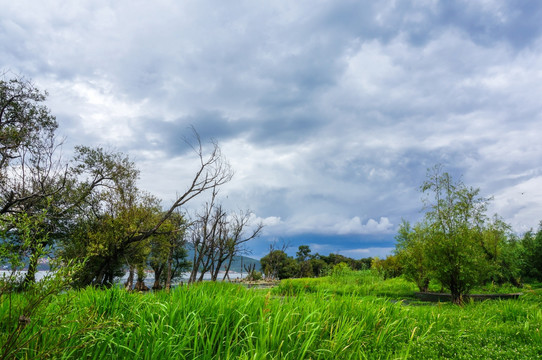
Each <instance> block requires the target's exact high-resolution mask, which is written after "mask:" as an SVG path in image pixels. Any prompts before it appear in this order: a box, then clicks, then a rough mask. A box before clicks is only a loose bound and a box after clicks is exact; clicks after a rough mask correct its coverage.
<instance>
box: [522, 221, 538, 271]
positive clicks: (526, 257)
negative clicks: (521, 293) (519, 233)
mask: <svg viewBox="0 0 542 360" xmlns="http://www.w3.org/2000/svg"><path fill="white" fill-rule="evenodd" d="M521 246H522V247H523V249H522V259H523V263H522V264H521V273H522V276H524V277H525V278H527V279H531V280H536V281H542V222H540V225H539V227H538V231H537V232H533V231H532V230H531V231H528V232H527V233H525V235H523V238H522V239H521Z"/></svg>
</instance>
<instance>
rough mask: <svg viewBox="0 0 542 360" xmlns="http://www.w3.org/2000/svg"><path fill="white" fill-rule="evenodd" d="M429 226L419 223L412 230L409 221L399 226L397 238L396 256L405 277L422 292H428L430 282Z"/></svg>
mask: <svg viewBox="0 0 542 360" xmlns="http://www.w3.org/2000/svg"><path fill="white" fill-rule="evenodd" d="M429 235H430V233H429V226H428V225H427V224H426V223H424V222H421V223H418V224H416V225H415V226H414V228H412V227H411V226H410V223H409V222H408V221H404V220H403V222H402V223H401V225H400V226H399V234H398V235H397V236H396V237H395V240H396V241H397V242H396V249H395V254H396V256H397V259H398V261H399V263H400V264H401V266H402V268H403V273H404V274H405V277H406V278H407V279H409V280H411V281H414V282H415V283H416V285H417V286H418V289H419V290H420V291H421V292H426V291H427V290H428V287H429V281H430V278H431V277H430V271H431V269H430V267H429V262H428V258H427V246H428V242H429V241H430V237H429Z"/></svg>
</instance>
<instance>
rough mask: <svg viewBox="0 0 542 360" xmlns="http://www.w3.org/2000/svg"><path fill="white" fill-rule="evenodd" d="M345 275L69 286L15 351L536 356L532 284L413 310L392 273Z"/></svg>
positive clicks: (116, 355) (66, 355) (541, 348)
mask: <svg viewBox="0 0 542 360" xmlns="http://www.w3.org/2000/svg"><path fill="white" fill-rule="evenodd" d="M349 276H350V275H349ZM351 276H352V277H351V278H350V280H348V281H345V280H344V279H332V278H329V279H304V280H301V279H300V280H297V281H284V282H282V283H281V285H280V286H279V287H278V288H276V289H274V290H272V291H269V290H266V291H254V290H251V289H245V288H243V287H242V286H238V285H233V284H226V283H201V284H195V285H192V286H190V287H181V288H176V289H174V290H172V291H171V292H170V293H166V292H156V293H146V294H143V293H129V292H126V291H124V290H122V289H118V288H114V289H109V290H96V289H92V288H88V289H85V290H81V291H72V292H68V293H65V294H62V295H61V296H59V297H58V298H57V299H55V301H54V302H52V303H51V304H50V305H49V306H48V307H47V308H46V309H45V310H44V311H43V314H41V315H42V316H43V318H44V319H45V318H48V319H50V318H51V314H53V313H54V312H55V311H58V307H59V306H62V304H63V302H66V301H68V300H67V299H75V301H70V304H71V305H70V306H72V311H70V313H69V314H67V315H66V317H65V318H64V323H63V324H64V325H63V326H61V327H53V328H51V331H47V332H42V333H41V334H40V337H39V339H38V338H37V339H36V340H35V342H33V343H31V344H29V346H28V348H27V349H25V350H24V351H22V352H21V353H19V354H18V356H19V357H20V358H32V357H33V355H34V354H37V353H38V352H39V348H40V347H42V346H44V344H59V343H61V344H60V345H61V348H62V349H63V350H62V352H59V353H56V354H54V356H52V357H54V358H61V359H103V358H108V359H164V358H175V359H407V358H408V359H431V358H433V359H438V358H457V359H467V358H469V359H470V358H487V359H512V358H515V359H532V358H537V356H539V355H540V354H542V338H541V336H540V329H541V327H542V310H540V304H541V301H540V299H541V297H540V292H539V291H538V290H533V291H531V292H530V293H529V294H527V295H526V296H525V297H524V298H522V299H520V300H507V301H486V302H482V303H472V304H467V305H466V306H464V307H457V306H454V305H451V304H416V306H413V305H406V303H404V302H402V301H400V300H399V298H400V296H401V294H402V293H405V292H406V285H405V284H404V283H403V281H402V280H400V279H398V280H397V279H396V280H393V281H382V280H380V279H378V278H373V277H372V276H371V275H367V274H358V275H357V277H356V276H355V275H351ZM352 282H353V283H352ZM408 286H410V285H408ZM386 294H392V296H391V298H390V296H388V295H386ZM35 321H39V319H36V320H35ZM43 325H45V324H43ZM82 326H86V327H87V328H86V330H85V331H82V329H81V327H82Z"/></svg>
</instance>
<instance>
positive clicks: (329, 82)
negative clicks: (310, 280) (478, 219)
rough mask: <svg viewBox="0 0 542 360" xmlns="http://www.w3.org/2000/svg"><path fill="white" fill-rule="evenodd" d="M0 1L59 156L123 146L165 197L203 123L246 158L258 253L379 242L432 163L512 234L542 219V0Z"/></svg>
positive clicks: (408, 205)
mask: <svg viewBox="0 0 542 360" xmlns="http://www.w3.org/2000/svg"><path fill="white" fill-rule="evenodd" d="M0 5H1V6H0V7H1V8H2V11H1V12H0V69H1V70H2V71H9V72H10V73H13V74H20V75H24V76H25V77H27V78H30V79H32V80H33V81H34V82H35V83H36V84H37V85H38V86H39V87H40V88H42V89H44V90H47V91H48V92H49V98H48V101H47V105H48V106H49V107H50V109H51V111H52V112H53V114H55V115H56V116H57V120H58V121H59V123H60V131H59V132H60V134H61V135H62V136H65V137H66V142H65V144H66V145H65V146H64V152H65V153H66V154H69V153H70V151H71V149H72V148H73V146H74V145H76V144H85V145H90V146H105V147H109V148H114V149H117V150H119V151H123V152H125V153H127V154H129V155H130V157H131V158H132V159H133V160H135V161H136V163H137V165H138V167H139V169H140V170H141V181H140V187H141V188H142V189H145V190H147V191H149V192H151V193H153V194H155V195H157V196H159V197H160V198H162V199H163V203H164V205H168V203H170V202H171V200H172V199H173V198H174V197H175V194H176V193H179V192H182V191H183V190H184V189H185V188H186V186H187V184H188V181H189V179H190V177H191V175H192V174H193V169H194V165H195V163H194V157H193V153H191V152H190V151H189V148H187V146H186V144H185V143H184V142H183V137H185V136H187V135H189V134H190V131H189V127H190V126H191V125H193V126H194V127H195V128H196V129H197V131H198V132H199V133H200V135H201V137H202V138H203V139H210V138H214V139H216V140H217V141H218V142H219V143H220V145H221V147H222V151H223V153H224V155H225V156H226V157H227V158H228V160H229V162H230V163H231V165H232V167H233V168H234V170H235V173H236V174H235V177H234V179H233V180H232V181H231V183H229V184H228V185H227V186H225V187H224V188H223V189H222V192H221V195H222V198H223V203H224V204H225V205H226V206H227V207H228V208H230V209H232V210H238V209H250V210H252V211H253V212H254V214H255V215H254V216H255V218H259V219H261V220H262V221H264V223H265V224H266V227H265V233H264V236H262V237H261V238H260V239H258V240H255V241H254V242H253V243H252V244H251V246H250V247H251V249H252V251H253V256H254V257H261V256H262V255H264V254H265V252H266V250H267V249H268V247H269V244H270V243H272V242H274V241H279V242H281V241H284V242H287V243H290V245H292V248H291V249H290V252H295V250H296V248H297V246H298V245H300V244H309V245H310V246H311V249H312V250H313V252H320V253H323V254H327V253H329V252H335V253H337V252H339V253H341V254H343V255H347V256H353V257H356V258H360V257H366V256H384V255H385V254H387V253H389V252H390V251H391V250H392V248H393V247H394V236H395V233H396V230H397V227H398V225H399V224H400V222H401V219H402V218H404V219H406V220H410V221H416V220H418V219H420V217H421V216H422V213H421V212H420V211H421V208H422V203H421V201H420V200H421V197H422V195H421V194H420V192H419V186H420V185H421V183H422V181H423V180H424V178H425V176H426V170H427V168H429V167H432V166H433V165H435V164H442V166H443V167H444V169H445V170H447V171H449V172H451V173H452V174H454V175H455V176H459V175H463V181H464V182H465V183H466V184H468V185H472V186H475V187H479V188H480V189H481V192H482V194H483V195H484V196H493V197H494V200H493V202H492V204H491V209H490V211H491V212H496V213H498V214H499V215H501V216H502V217H503V218H504V219H505V220H506V221H507V222H508V223H510V224H511V225H512V226H513V228H514V229H515V231H517V232H518V233H521V232H524V231H526V230H527V229H529V228H531V227H534V228H536V227H537V226H538V222H539V221H540V220H542V186H541V185H542V141H541V138H542V101H541V99H542V25H540V23H541V22H540V19H541V18H542V2H540V1H538V0H530V1H529V0H526V1H499V0H483V1H468V0H465V1H438V0H420V1H379V2H376V1H369V0H367V1H365V0H357V1H353V0H345V1H342V0H329V1H315V0H310V1H309V0H307V1H281V0H277V1H254V0H246V1H206V0H197V1H196V0H187V1H174V0H157V1H152V2H150V1H138V0H130V1H124V0H119V1H109V0H95V1H70V2H67V1H52V0H40V1H37V0H34V1H31V0H18V1H8V0H0ZM191 207H192V208H191V209H194V208H197V207H198V204H197V202H194V203H193V204H192V205H191ZM191 209H188V210H191Z"/></svg>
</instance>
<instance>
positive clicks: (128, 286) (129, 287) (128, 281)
mask: <svg viewBox="0 0 542 360" xmlns="http://www.w3.org/2000/svg"><path fill="white" fill-rule="evenodd" d="M133 286H134V267H133V266H130V270H129V271H128V279H126V282H125V283H124V288H125V289H126V290H128V291H131V290H132V288H133Z"/></svg>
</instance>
